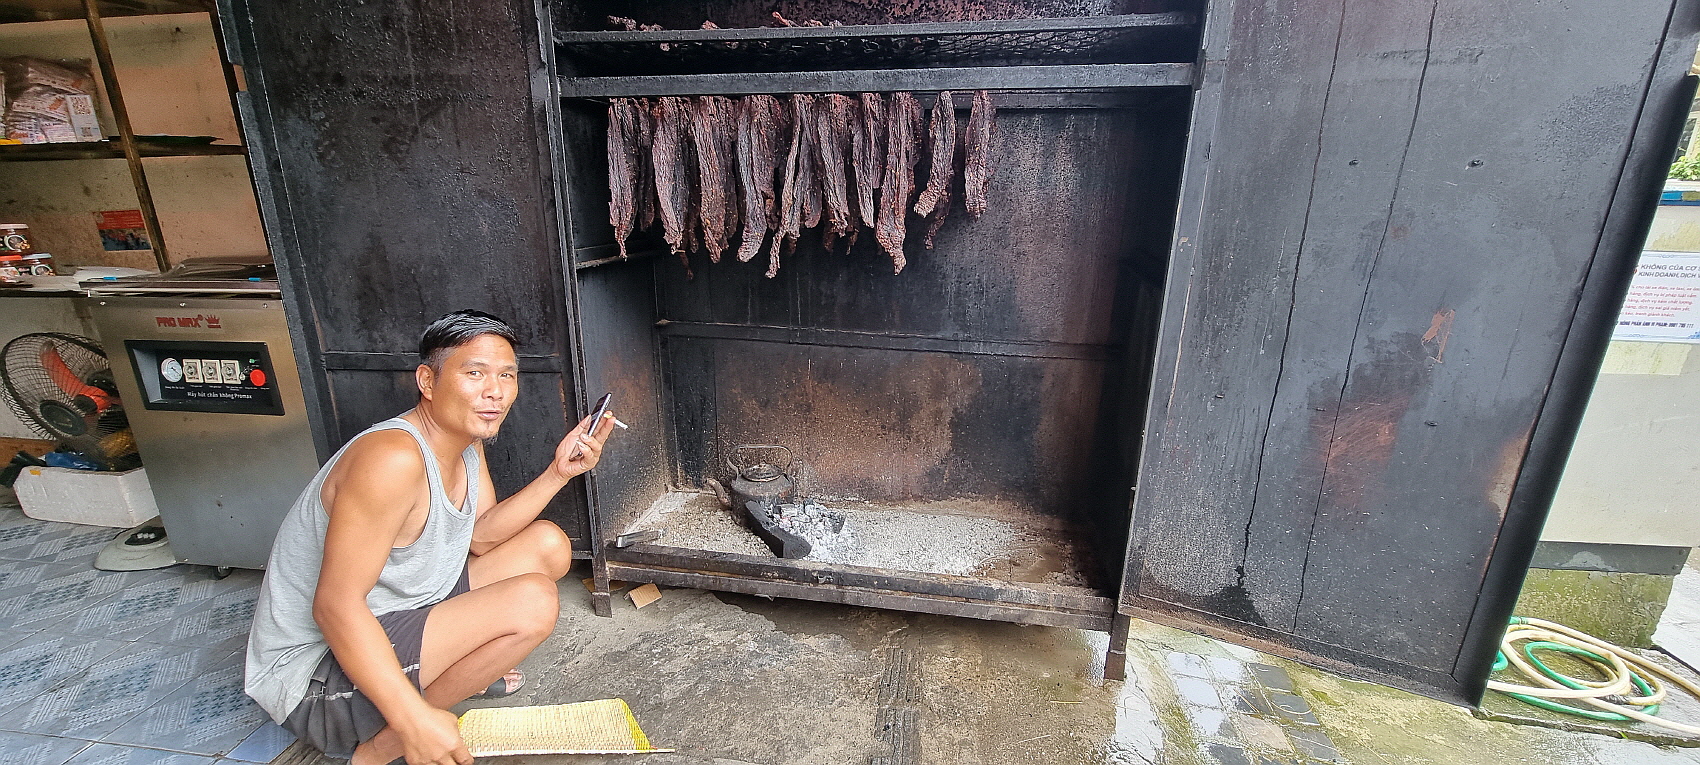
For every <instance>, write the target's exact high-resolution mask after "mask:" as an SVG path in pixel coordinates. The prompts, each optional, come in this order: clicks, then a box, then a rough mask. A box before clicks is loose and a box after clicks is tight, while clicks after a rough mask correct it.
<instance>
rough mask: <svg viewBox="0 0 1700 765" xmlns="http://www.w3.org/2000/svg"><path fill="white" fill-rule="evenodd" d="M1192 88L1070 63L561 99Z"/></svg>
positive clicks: (587, 84)
mask: <svg viewBox="0 0 1700 765" xmlns="http://www.w3.org/2000/svg"><path fill="white" fill-rule="evenodd" d="M1192 84H1193V65H1192V64H1068V65H1057V66H973V67H949V68H940V69H842V70H832V71H815V72H769V73H760V74H750V73H740V74H668V75H646V76H638V77H563V78H561V80H560V88H561V93H560V94H561V96H562V97H563V98H586V97H588V98H628V97H635V96H732V95H755V94H762V93H765V94H782V93H873V92H891V91H899V90H907V91H922V92H930V91H939V90H1097V89H1118V88H1165V87H1190V86H1191V85H1192Z"/></svg>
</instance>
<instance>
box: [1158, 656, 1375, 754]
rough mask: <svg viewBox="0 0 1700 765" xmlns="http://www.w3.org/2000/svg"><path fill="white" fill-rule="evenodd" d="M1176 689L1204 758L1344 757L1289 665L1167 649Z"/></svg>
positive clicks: (1170, 671) (1167, 658)
mask: <svg viewBox="0 0 1700 765" xmlns="http://www.w3.org/2000/svg"><path fill="white" fill-rule="evenodd" d="M1166 660H1167V662H1168V665H1169V666H1168V669H1169V676H1170V678H1171V680H1172V682H1173V684H1174V688H1175V694H1176V695H1177V696H1178V697H1179V699H1180V702H1181V706H1182V707H1183V708H1184V709H1185V710H1186V713H1187V717H1188V718H1189V719H1190V720H1191V721H1192V727H1193V728H1194V729H1195V730H1196V731H1197V732H1198V734H1199V741H1200V749H1201V751H1202V753H1203V754H1204V756H1205V757H1204V759H1205V761H1206V762H1215V763H1220V765H1299V764H1300V763H1304V764H1306V765H1310V764H1311V763H1338V762H1344V760H1342V759H1341V758H1340V754H1339V752H1338V751H1337V750H1336V749H1335V747H1334V742H1333V741H1331V740H1330V739H1329V738H1328V734H1327V733H1326V732H1325V731H1323V729H1322V727H1321V723H1319V722H1318V721H1317V719H1316V715H1315V714H1314V713H1312V711H1311V708H1310V704H1309V703H1307V702H1306V701H1305V700H1304V699H1303V698H1300V697H1299V696H1297V695H1295V694H1294V693H1293V681H1292V678H1290V677H1288V676H1287V671H1286V670H1284V669H1281V668H1280V667H1276V666H1273V665H1269V664H1255V663H1245V662H1241V661H1238V660H1236V659H1229V658H1223V657H1220V656H1199V655H1197V654H1191V653H1182V652H1179V651H1176V652H1172V653H1169V654H1168V655H1167V657H1166Z"/></svg>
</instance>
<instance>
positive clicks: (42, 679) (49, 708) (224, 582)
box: [0, 492, 287, 765]
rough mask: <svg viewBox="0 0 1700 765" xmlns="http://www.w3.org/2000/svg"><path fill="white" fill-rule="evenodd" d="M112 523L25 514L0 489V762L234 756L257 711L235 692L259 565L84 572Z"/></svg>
mask: <svg viewBox="0 0 1700 765" xmlns="http://www.w3.org/2000/svg"><path fill="white" fill-rule="evenodd" d="M118 532H119V530H118V529H109V528H100V527H95V526H78V525H74V524H68V523H50V522H46V521H37V520H34V519H32V518H29V517H27V516H25V515H24V514H23V513H22V511H20V510H19V509H18V508H17V507H16V503H15V501H13V498H12V496H11V494H10V492H0V760H3V761H4V762H6V763H8V765H97V764H98V765H214V763H236V762H241V761H243V760H239V759H236V758H233V757H229V756H228V755H230V753H231V751H232V750H233V749H235V748H236V747H237V745H238V744H241V743H242V742H243V741H244V740H245V739H247V738H249V737H250V736H251V735H253V734H255V732H256V730H257V729H259V728H260V727H261V725H262V724H263V723H266V722H267V720H266V715H265V713H264V712H263V711H261V710H260V708H259V707H257V706H255V705H254V703H253V701H251V700H249V699H248V697H247V696H245V695H243V693H242V649H243V644H244V641H245V640H246V638H247V634H248V623H249V620H250V618H251V617H252V615H253V612H254V597H255V595H256V594H257V591H258V587H259V583H260V574H259V572H256V571H241V570H238V571H235V572H234V573H232V574H231V575H230V576H228V577H226V578H224V579H215V578H214V577H213V575H212V569H210V568H207V567H205V566H190V565H178V566H172V567H169V568H164V569H157V570H154V571H133V572H108V571H97V570H95V568H94V556H95V553H96V552H98V551H99V550H100V548H101V547H103V546H104V545H105V544H106V543H107V542H109V541H111V540H112V539H113V538H114V537H115V536H117V534H118ZM275 731H276V728H275V726H267V730H266V731H265V732H262V734H261V735H260V736H257V737H256V739H257V740H258V739H264V738H266V736H265V735H264V733H266V732H275ZM285 743H287V742H285ZM260 748H261V749H270V750H271V751H272V753H275V751H276V748H281V747H276V748H272V747H260ZM252 749H255V747H254V746H249V747H247V748H245V749H244V751H242V752H238V753H237V754H238V755H239V756H241V755H244V754H246V752H247V751H249V750H252ZM256 759H257V758H256ZM269 759H270V755H265V760H269ZM265 760H261V761H265Z"/></svg>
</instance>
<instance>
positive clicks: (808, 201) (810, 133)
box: [797, 96, 826, 229]
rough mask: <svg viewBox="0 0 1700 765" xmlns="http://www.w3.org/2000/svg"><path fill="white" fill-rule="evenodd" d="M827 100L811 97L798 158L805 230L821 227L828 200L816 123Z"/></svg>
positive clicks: (799, 188) (799, 186)
mask: <svg viewBox="0 0 1700 765" xmlns="http://www.w3.org/2000/svg"><path fill="white" fill-rule="evenodd" d="M825 103H826V101H825V99H824V98H821V97H818V96H810V97H809V123H808V127H807V128H806V129H804V130H803V153H802V155H801V156H799V157H797V193H798V194H799V195H800V196H801V197H802V200H803V228H805V229H810V228H814V227H816V226H819V225H820V222H821V219H822V218H823V217H824V216H825V212H826V200H825V199H824V198H823V196H822V193H821V174H820V152H819V151H817V150H816V149H815V143H816V140H815V131H816V128H815V121H816V120H819V119H820V112H821V111H822V110H823V109H824V108H825Z"/></svg>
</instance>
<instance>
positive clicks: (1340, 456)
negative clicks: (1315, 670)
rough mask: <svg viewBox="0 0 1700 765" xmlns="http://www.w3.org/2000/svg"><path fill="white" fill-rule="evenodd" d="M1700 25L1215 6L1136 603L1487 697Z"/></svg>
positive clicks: (1386, 6) (1542, 7) (1673, 10)
mask: <svg viewBox="0 0 1700 765" xmlns="http://www.w3.org/2000/svg"><path fill="white" fill-rule="evenodd" d="M1695 6H1696V4H1695V3H1694V2H1691V1H1690V0H1674V1H1673V2H1667V3H1665V4H1663V5H1662V6H1661V5H1659V4H1639V5H1631V6H1625V5H1621V4H1611V5H1591V4H1587V3H1581V4H1545V3H1527V2H1521V1H1520V0H1449V1H1447V2H1441V1H1440V0H1344V1H1343V2H1336V3H1313V2H1300V1H1299V0H1277V1H1276V2H1268V3H1252V2H1246V1H1244V0H1240V1H1239V2H1231V1H1230V0H1217V1H1216V2H1212V3H1211V7H1210V10H1209V13H1208V21H1207V26H1206V30H1205V44H1204V53H1203V67H1202V70H1203V78H1202V82H1201V83H1200V86H1199V91H1198V94H1197V98H1196V100H1195V105H1194V119H1193V127H1192V134H1191V137H1190V146H1189V149H1188V151H1189V154H1188V157H1187V168H1186V174H1185V181H1184V185H1183V189H1182V201H1181V210H1180V212H1179V216H1178V221H1177V230H1176V236H1175V245H1174V248H1173V252H1172V256H1171V264H1170V270H1169V281H1168V285H1167V296H1166V298H1165V308H1164V311H1165V314H1164V321H1163V329H1162V336H1161V343H1160V351H1159V356H1158V358H1157V361H1156V367H1155V369H1156V371H1155V374H1154V376H1153V377H1154V382H1153V387H1152V395H1151V403H1150V406H1149V410H1148V413H1147V420H1146V443H1145V449H1144V452H1143V455H1142V457H1141V464H1140V467H1139V480H1138V488H1137V493H1136V499H1135V502H1134V517H1133V522H1132V528H1131V530H1130V538H1129V546H1128V558H1127V570H1126V575H1125V580H1124V582H1123V589H1122V593H1121V600H1120V607H1121V610H1122V612H1123V613H1126V614H1131V615H1135V616H1140V617H1145V618H1150V619H1153V620H1157V621H1161V622H1165V623H1169V624H1172V625H1175V626H1178V627H1182V628H1185V629H1191V630H1195V631H1199V632H1203V633H1206V634H1210V635H1213V636H1216V637H1219V638H1222V639H1226V640H1231V641H1235V642H1241V643H1245V644H1247V645H1251V646H1253V647H1255V648H1259V649H1262V650H1266V651H1269V652H1271V653H1275V654H1280V655H1284V656H1288V657H1291V658H1295V659H1299V660H1301V661H1305V662H1308V663H1313V664H1316V665H1319V666H1323V667H1326V668H1331V669H1335V670H1338V671H1340V672H1342V673H1344V674H1347V675H1352V676H1356V677H1360V678H1365V679H1371V680H1375V681H1378V682H1383V683H1386V684H1389V685H1393V686H1398V687H1402V688H1406V689H1410V690H1413V691H1417V692H1419V693H1423V694H1426V695H1430V696H1434V697H1436V698H1440V699H1445V700H1449V701H1452V702H1456V703H1465V704H1469V703H1474V702H1476V701H1478V700H1479V699H1480V696H1481V694H1482V692H1483V688H1484V683H1485V680H1486V675H1487V667H1488V664H1489V662H1490V660H1491V658H1492V656H1493V652H1494V649H1495V646H1496V644H1497V642H1498V639H1499V636H1500V633H1501V631H1502V630H1503V627H1504V624H1505V620H1506V618H1507V617H1508V616H1509V615H1510V613H1511V609H1512V605H1513V603H1514V602H1515V599H1516V596H1517V592H1518V589H1519V588H1520V586H1521V583H1522V579H1523V575H1524V571H1525V569H1526V567H1527V564H1528V560H1529V558H1530V556H1531V554H1532V551H1533V548H1534V544H1535V542H1536V540H1537V538H1538V536H1539V533H1540V528H1541V525H1542V522H1543V520H1544V518H1545V514H1546V509H1547V506H1548V504H1549V502H1550V499H1551V495H1552V490H1553V487H1554V485H1555V483H1556V479H1557V474H1558V472H1559V471H1560V470H1561V469H1562V467H1563V463H1564V458H1565V455H1566V453H1567V451H1568V448H1569V444H1570V441H1571V440H1572V438H1573V436H1574V432H1575V427H1576V423H1577V421H1578V420H1579V418H1580V415H1581V410H1582V407H1583V406H1584V404H1585V403H1586V400H1587V395H1588V391H1589V389H1590V387H1591V385H1592V379H1593V376H1594V373H1595V371H1596V370H1597V368H1598V364H1599V359H1600V357H1601V355H1602V354H1603V353H1604V349H1605V345H1606V342H1607V340H1608V338H1609V334H1610V330H1611V326H1612V325H1613V323H1614V322H1615V316H1616V309H1617V305H1618V303H1619V301H1620V300H1621V296H1622V292H1623V290H1624V289H1625V288H1626V286H1627V282H1628V278H1629V276H1630V274H1631V273H1632V271H1633V266H1634V263H1635V258H1636V256H1637V254H1638V251H1639V249H1640V246H1641V242H1642V239H1643V238H1644V236H1645V233H1646V227H1647V225H1648V222H1649V221H1650V218H1651V214H1652V209H1653V205H1654V203H1655V199H1656V196H1657V192H1658V188H1659V184H1660V182H1661V180H1662V178H1663V176H1664V172H1665V167H1666V165H1668V163H1669V160H1670V157H1671V150H1672V147H1673V146H1674V144H1675V140H1676V134H1677V132H1678V131H1679V130H1680V128H1681V123H1682V118H1683V116H1684V115H1686V114H1687V111H1688V104H1689V101H1690V99H1691V98H1692V93H1693V87H1692V81H1691V80H1692V78H1685V76H1684V75H1685V73H1686V72H1687V70H1688V68H1689V66H1690V63H1691V62H1692V60H1693V57H1694V52H1695V44H1696V13H1695V11H1696V7H1695Z"/></svg>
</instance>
